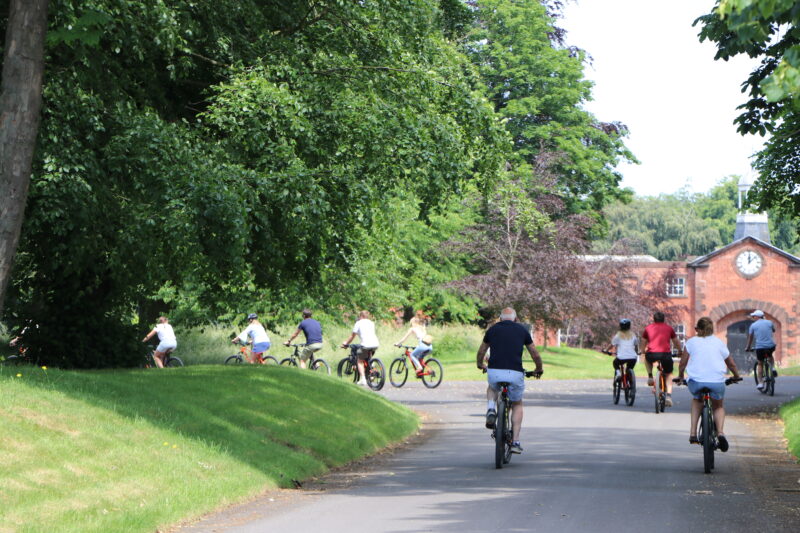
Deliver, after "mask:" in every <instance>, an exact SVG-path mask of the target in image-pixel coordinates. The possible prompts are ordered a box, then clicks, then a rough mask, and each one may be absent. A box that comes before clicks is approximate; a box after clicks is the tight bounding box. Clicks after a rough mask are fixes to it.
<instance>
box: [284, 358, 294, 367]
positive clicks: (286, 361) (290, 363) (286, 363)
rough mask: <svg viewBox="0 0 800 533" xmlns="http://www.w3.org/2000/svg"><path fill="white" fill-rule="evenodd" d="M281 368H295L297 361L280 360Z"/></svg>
mask: <svg viewBox="0 0 800 533" xmlns="http://www.w3.org/2000/svg"><path fill="white" fill-rule="evenodd" d="M281 366H297V361H295V360H294V359H292V358H291V357H287V358H286V359H281Z"/></svg>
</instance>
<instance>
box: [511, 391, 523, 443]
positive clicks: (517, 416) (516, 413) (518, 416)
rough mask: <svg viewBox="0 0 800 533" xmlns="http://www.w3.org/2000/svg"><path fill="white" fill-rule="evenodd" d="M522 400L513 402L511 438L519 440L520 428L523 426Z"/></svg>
mask: <svg viewBox="0 0 800 533" xmlns="http://www.w3.org/2000/svg"><path fill="white" fill-rule="evenodd" d="M522 414H523V409H522V400H520V401H518V402H511V429H512V431H511V435H512V436H511V440H512V441H514V442H519V430H520V429H521V428H522Z"/></svg>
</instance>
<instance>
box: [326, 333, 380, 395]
mask: <svg viewBox="0 0 800 533" xmlns="http://www.w3.org/2000/svg"><path fill="white" fill-rule="evenodd" d="M344 348H350V355H349V356H347V357H345V358H344V359H342V360H341V361H339V365H338V366H337V367H336V375H337V376H339V377H340V378H342V379H348V380H352V381H353V383H358V378H359V372H358V367H357V366H356V365H358V364H363V365H364V377H365V378H366V379H367V385H368V386H369V388H370V389H372V390H375V391H379V390H381V389H382V388H383V385H384V383H386V367H385V366H383V361H381V360H380V359H378V358H377V357H370V358H369V359H368V360H359V359H358V350H360V349H361V345H360V344H350V345H348V346H344Z"/></svg>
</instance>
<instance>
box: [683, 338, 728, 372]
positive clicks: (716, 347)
mask: <svg viewBox="0 0 800 533" xmlns="http://www.w3.org/2000/svg"><path fill="white" fill-rule="evenodd" d="M686 351H687V352H689V362H688V363H687V365H686V374H688V376H689V377H690V378H691V379H693V380H694V381H700V382H706V383H723V382H724V381H725V373H726V371H727V369H728V367H727V365H726V364H725V359H727V358H728V356H729V355H730V354H731V353H730V352H729V351H728V347H727V346H725V343H724V342H722V341H721V340H719V338H717V337H715V336H714V335H709V336H708V337H692V338H691V339H689V340H688V341H686Z"/></svg>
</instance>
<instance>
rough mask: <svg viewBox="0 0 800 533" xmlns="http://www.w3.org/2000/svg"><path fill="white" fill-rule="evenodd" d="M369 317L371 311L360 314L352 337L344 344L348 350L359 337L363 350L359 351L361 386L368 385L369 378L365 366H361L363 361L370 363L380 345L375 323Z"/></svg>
mask: <svg viewBox="0 0 800 533" xmlns="http://www.w3.org/2000/svg"><path fill="white" fill-rule="evenodd" d="M369 317H370V314H369V311H361V312H360V313H358V322H356V323H355V325H354V326H353V331H352V332H351V333H350V336H349V337H348V338H347V340H346V341H344V342H343V343H342V348H347V347H348V346H350V343H351V342H352V341H353V339H354V338H355V337H356V335H358V338H359V339H360V340H361V348H359V350H358V359H359V365H358V374H359V376H360V379H359V380H358V384H359V385H366V384H367V376H366V374H365V373H364V364H361V361H369V358H370V357H372V354H374V353H375V350H377V349H378V346H379V344H380V343H379V342H378V336H377V335H376V334H375V323H374V322H373V321H372V320H370V319H369Z"/></svg>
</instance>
